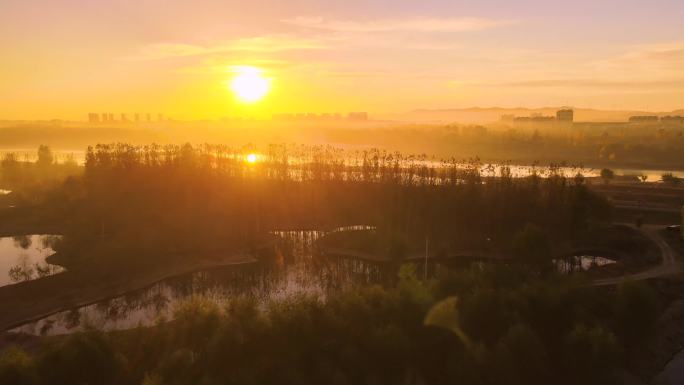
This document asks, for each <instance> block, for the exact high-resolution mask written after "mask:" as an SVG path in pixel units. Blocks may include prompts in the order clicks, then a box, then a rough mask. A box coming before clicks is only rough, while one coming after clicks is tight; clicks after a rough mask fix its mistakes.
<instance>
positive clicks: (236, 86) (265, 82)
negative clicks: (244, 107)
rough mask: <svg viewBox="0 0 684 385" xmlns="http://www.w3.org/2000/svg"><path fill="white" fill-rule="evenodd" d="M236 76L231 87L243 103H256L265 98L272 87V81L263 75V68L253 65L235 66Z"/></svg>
mask: <svg viewBox="0 0 684 385" xmlns="http://www.w3.org/2000/svg"><path fill="white" fill-rule="evenodd" d="M233 71H234V72H235V76H234V77H233V79H231V81H230V84H229V87H230V89H231V91H233V94H235V96H236V97H237V98H238V99H239V100H240V101H241V102H243V103H255V102H258V101H259V100H261V99H263V98H264V97H265V96H266V95H267V94H268V91H270V89H271V81H270V79H268V78H265V77H264V76H263V75H262V72H263V71H262V70H261V69H259V68H257V67H252V66H236V67H233Z"/></svg>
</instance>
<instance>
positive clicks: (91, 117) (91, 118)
mask: <svg viewBox="0 0 684 385" xmlns="http://www.w3.org/2000/svg"><path fill="white" fill-rule="evenodd" d="M88 123H100V115H99V114H97V113H93V112H90V113H88Z"/></svg>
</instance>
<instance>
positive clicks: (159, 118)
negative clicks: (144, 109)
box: [157, 114, 164, 122]
mask: <svg viewBox="0 0 684 385" xmlns="http://www.w3.org/2000/svg"><path fill="white" fill-rule="evenodd" d="M157 121H158V122H163V121H164V114H157Z"/></svg>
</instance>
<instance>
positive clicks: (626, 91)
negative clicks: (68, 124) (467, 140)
mask: <svg viewBox="0 0 684 385" xmlns="http://www.w3.org/2000/svg"><path fill="white" fill-rule="evenodd" d="M595 3H600V4H595ZM646 4H647V3H646V2H644V1H637V0H606V1H601V2H597V1H589V0H578V1H574V2H567V1H565V2H560V1H548V0H547V1H541V0H521V1H518V2H510V1H505V0H487V1H478V2H474V1H469V2H466V1H447V0H432V1H423V2H415V1H408V0H395V1H389V0H373V1H370V0H365V1H361V0H348V1H344V2H342V1H339V2H336V1H329V2H320V1H315V0H298V1H293V2H282V1H251V2H241V1H218V0H196V1H192V2H190V1H182V2H179V1H162V0H138V1H133V0H118V1H100V2H93V1H85V0H63V1H53V2H47V1H39V0H4V1H2V3H1V4H0V49H1V51H0V52H2V56H1V58H2V60H0V119H50V118H62V119H84V117H85V114H86V113H87V112H91V111H92V112H110V111H111V112H114V113H117V114H118V113H121V112H127V113H134V112H151V113H157V112H163V113H165V114H167V115H168V116H171V117H174V118H178V119H203V118H208V119H216V118H220V117H225V116H252V117H268V116H270V115H271V114H272V113H279V112H348V111H355V110H361V111H370V112H371V113H374V112H375V113H387V112H401V111H407V110H412V109H415V108H451V107H468V106H509V107H510V106H529V107H535V106H557V105H574V106H581V107H592V108H603V109H643V110H671V109H676V108H682V107H684V23H682V22H681V20H684V3H683V2H681V1H677V0H655V1H650V2H649V3H648V5H646ZM240 65H250V66H256V67H259V68H262V69H263V71H264V74H266V75H267V76H268V77H269V78H271V79H272V90H271V92H270V93H269V95H268V96H267V97H266V98H265V99H264V100H263V101H262V102H259V103H255V104H252V105H245V104H242V103H238V102H237V101H236V99H235V97H234V95H233V94H232V93H231V92H230V91H229V89H228V88H227V87H226V81H227V80H228V79H230V77H231V76H232V75H231V71H230V68H233V67H234V66H240Z"/></svg>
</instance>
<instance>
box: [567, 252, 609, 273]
mask: <svg viewBox="0 0 684 385" xmlns="http://www.w3.org/2000/svg"><path fill="white" fill-rule="evenodd" d="M555 263H556V268H557V269H558V271H559V272H561V273H564V274H570V273H578V272H582V271H587V270H589V269H592V268H594V267H600V266H606V265H611V264H613V263H616V261H615V260H613V259H610V258H605V257H597V256H593V255H574V256H572V257H570V258H564V259H560V260H556V261H555Z"/></svg>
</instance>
